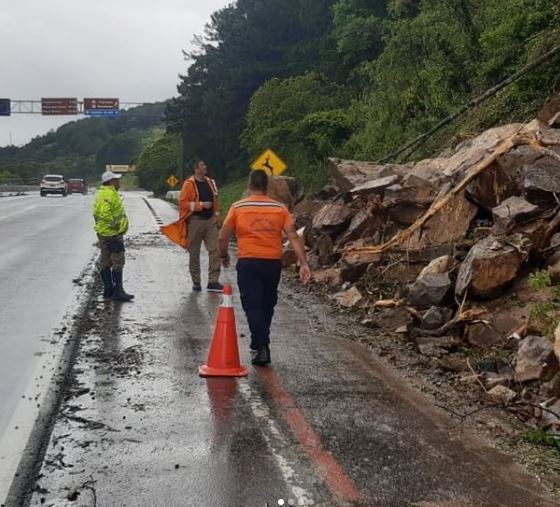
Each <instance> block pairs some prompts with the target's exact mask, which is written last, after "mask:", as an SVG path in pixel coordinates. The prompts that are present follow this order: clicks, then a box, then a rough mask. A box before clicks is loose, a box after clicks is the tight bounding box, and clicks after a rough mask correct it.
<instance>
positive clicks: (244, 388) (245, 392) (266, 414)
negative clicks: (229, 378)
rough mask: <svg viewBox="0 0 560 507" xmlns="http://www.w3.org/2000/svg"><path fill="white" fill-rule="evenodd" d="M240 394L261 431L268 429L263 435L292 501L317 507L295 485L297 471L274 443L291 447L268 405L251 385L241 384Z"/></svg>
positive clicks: (303, 491)
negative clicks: (253, 390) (252, 389)
mask: <svg viewBox="0 0 560 507" xmlns="http://www.w3.org/2000/svg"><path fill="white" fill-rule="evenodd" d="M239 392H240V393H241V395H242V396H243V398H244V399H245V401H246V402H247V404H248V405H249V407H250V409H251V411H252V412H253V415H254V416H255V418H256V419H257V421H259V423H260V425H261V430H263V429H266V431H261V434H262V435H263V437H264V439H265V441H266V444H267V446H268V448H269V450H270V453H271V454H272V456H273V457H274V459H275V461H276V463H277V464H278V468H279V469H280V472H281V473H282V477H283V478H284V481H285V482H286V484H287V485H288V487H289V488H290V493H291V495H292V498H291V499H290V500H292V499H293V500H295V501H296V504H294V505H305V506H307V505H315V502H314V501H313V497H312V495H311V493H309V491H307V490H305V489H303V488H301V487H299V486H297V485H296V484H295V479H296V477H297V474H296V472H295V470H294V469H293V468H292V467H291V465H290V463H289V462H288V460H287V459H286V458H285V457H284V456H282V454H280V451H279V449H278V448H277V446H275V445H274V443H273V439H275V440H277V441H278V442H279V443H280V444H281V446H282V447H288V445H289V444H288V442H287V439H286V437H285V436H284V435H283V434H282V433H281V431H280V430H279V429H278V427H277V426H276V424H274V419H273V417H272V414H271V413H270V410H269V409H268V407H267V406H266V404H265V403H264V402H263V401H262V399H260V397H259V396H256V395H255V394H254V393H253V392H252V391H251V388H250V386H249V384H247V383H246V382H239Z"/></svg>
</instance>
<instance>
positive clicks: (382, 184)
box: [350, 174, 401, 195]
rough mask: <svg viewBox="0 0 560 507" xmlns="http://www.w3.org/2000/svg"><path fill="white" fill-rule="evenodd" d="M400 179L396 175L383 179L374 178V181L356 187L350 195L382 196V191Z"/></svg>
mask: <svg viewBox="0 0 560 507" xmlns="http://www.w3.org/2000/svg"><path fill="white" fill-rule="evenodd" d="M400 179H401V177H400V176H399V175H398V174H392V175H390V176H385V177H383V178H376V179H374V180H368V181H366V182H364V183H360V184H359V185H356V186H355V187H354V188H353V189H352V190H350V194H363V195H368V194H383V191H384V190H385V189H386V188H387V187H390V186H391V185H394V184H396V183H398V182H399V181H400Z"/></svg>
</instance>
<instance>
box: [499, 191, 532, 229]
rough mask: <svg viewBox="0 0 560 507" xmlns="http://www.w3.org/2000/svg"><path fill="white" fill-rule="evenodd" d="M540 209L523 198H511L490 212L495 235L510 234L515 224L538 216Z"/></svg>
mask: <svg viewBox="0 0 560 507" xmlns="http://www.w3.org/2000/svg"><path fill="white" fill-rule="evenodd" d="M539 211H540V208H539V207H538V206H536V205H535V204H531V203H530V202H528V201H526V200H525V199H523V197H518V196H515V195H514V196H512V197H509V198H508V199H506V200H505V201H504V202H502V204H500V205H499V206H496V207H495V208H494V209H493V210H492V216H493V218H494V231H495V232H496V233H497V234H505V233H508V232H510V231H511V230H512V229H513V228H514V227H515V226H516V225H517V224H520V223H522V222H524V221H526V220H528V219H531V218H534V217H535V216H537V215H538V214H539Z"/></svg>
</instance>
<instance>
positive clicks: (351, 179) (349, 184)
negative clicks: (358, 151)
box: [329, 158, 413, 193]
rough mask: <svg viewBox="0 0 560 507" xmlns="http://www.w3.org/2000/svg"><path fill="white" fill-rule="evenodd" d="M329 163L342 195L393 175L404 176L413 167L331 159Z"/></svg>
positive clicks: (409, 165)
mask: <svg viewBox="0 0 560 507" xmlns="http://www.w3.org/2000/svg"><path fill="white" fill-rule="evenodd" d="M329 161H330V164H331V170H332V172H333V174H334V177H335V181H336V185H337V187H338V189H339V190H340V192H342V193H347V192H351V191H352V190H353V189H354V188H356V187H358V186H359V185H363V184H365V183H367V182H369V181H372V180H376V179H378V178H385V177H387V176H394V175H400V176H404V175H405V174H406V173H407V172H408V171H409V170H410V169H411V168H412V166H413V164H403V165H400V164H389V165H382V164H377V163H375V162H363V161H360V160H341V159H337V158H331V159H329Z"/></svg>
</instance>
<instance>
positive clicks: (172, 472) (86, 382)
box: [31, 198, 558, 507]
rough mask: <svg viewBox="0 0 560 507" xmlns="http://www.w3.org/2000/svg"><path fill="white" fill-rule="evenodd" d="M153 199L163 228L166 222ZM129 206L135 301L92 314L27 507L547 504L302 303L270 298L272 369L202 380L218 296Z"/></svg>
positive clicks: (144, 214)
mask: <svg viewBox="0 0 560 507" xmlns="http://www.w3.org/2000/svg"><path fill="white" fill-rule="evenodd" d="M151 202H152V206H153V207H154V208H155V210H156V213H157V214H158V215H159V216H161V217H162V218H163V219H164V221H165V222H167V221H170V220H171V219H174V218H175V217H176V211H175V210H174V209H173V208H172V207H171V206H170V205H168V204H166V203H163V202H161V201H157V200H151ZM127 209H128V212H129V214H130V216H131V219H132V224H133V227H132V228H131V233H130V236H129V239H128V241H127V266H126V277H125V278H126V288H127V290H129V291H130V292H133V293H135V294H136V300H135V302H134V303H131V304H113V303H111V302H104V301H103V300H102V299H101V298H100V297H97V298H96V299H94V300H93V301H92V303H91V306H90V308H89V311H88V313H87V315H86V318H85V321H84V328H83V335H82V342H81V347H80V353H79V357H78V359H77V362H76V365H75V368H74V380H73V382H72V383H71V384H70V385H69V386H67V392H66V395H65V400H64V403H63V406H62V408H61V412H60V415H59V418H58V420H57V423H56V425H55V427H54V430H53V434H52V437H51V440H50V444H49V448H48V450H47V454H46V457H45V461H44V463H43V467H42V470H41V475H40V478H39V480H38V482H37V484H36V486H35V493H34V494H33V497H32V499H31V505H34V506H35V505H36V506H39V505H52V506H55V505H56V506H70V505H76V502H78V504H79V505H103V506H129V505H142V506H144V505H145V506H162V507H163V506H166V507H167V506H193V507H194V506H197V507H222V506H223V507H234V506H238V507H251V506H255V507H264V506H265V505H269V506H272V505H316V506H325V507H326V506H345V505H363V506H375V507H393V506H394V507H406V506H410V507H412V506H416V507H483V506H484V507H485V506H488V507H490V506H492V507H499V506H503V507H506V506H508V507H525V506H534V507H552V506H554V505H558V502H557V501H556V500H553V499H551V498H549V497H547V496H546V495H545V494H544V492H543V491H542V489H541V487H540V486H539V484H538V483H537V481H536V480H535V479H534V478H532V477H531V476H529V475H528V474H527V473H525V472H524V471H523V470H522V469H521V468H520V467H518V466H516V465H514V464H513V463H512V462H511V460H510V459H509V458H507V457H506V456H504V455H502V454H500V453H499V452H497V451H495V450H493V449H491V448H490V447H489V446H488V445H487V444H486V443H484V442H482V441H480V440H478V439H477V438H475V437H472V436H470V435H468V433H467V432H465V431H461V430H460V429H458V428H457V427H456V425H455V424H454V423H453V422H452V421H450V420H449V419H448V418H447V417H446V416H445V415H444V414H442V413H441V412H440V411H438V410H437V409H435V408H434V407H433V405H432V402H431V401H430V400H429V399H428V398H426V397H424V396H423V395H421V394H419V393H418V392H416V391H414V390H412V389H411V388H409V387H408V386H407V385H406V384H405V382H404V381H403V380H401V379H400V378H398V377H397V376H396V375H394V374H393V373H391V372H390V371H389V370H388V369H387V368H386V367H385V366H383V364H381V363H380V362H379V361H378V360H377V359H376V358H375V357H373V356H372V355H371V354H370V353H369V352H367V351H366V350H365V349H364V348H362V347H361V346H360V345H358V344H355V343H350V342H348V341H346V340H344V339H342V338H340V337H339V332H340V331H341V330H340V329H338V332H337V328H336V326H335V325H334V324H333V322H331V319H330V317H329V315H328V311H329V309H328V307H326V306H324V305H323V304H321V303H318V302H317V301H316V300H315V299H314V298H313V297H312V296H309V295H307V294H305V293H299V292H298V293H291V292H290V291H289V290H286V289H283V293H282V298H281V302H280V304H279V306H278V309H277V314H276V317H275V322H274V325H273V344H272V354H273V365H272V366H271V367H269V368H254V367H249V377H248V378H247V379H239V380H237V379H210V380H204V379H200V378H199V377H198V374H197V367H198V366H199V365H200V364H202V363H203V362H204V361H205V359H206V353H207V350H208V346H209V341H210V337H211V335H212V331H213V324H214V319H215V315H216V311H217V307H218V305H219V302H220V296H219V295H216V294H211V293H206V292H204V291H203V292H202V293H193V292H191V291H190V281H189V280H188V277H187V275H186V272H187V269H186V260H187V259H186V255H185V253H184V252H182V251H181V250H180V249H179V248H177V247H175V246H172V245H170V244H168V243H167V242H166V241H165V240H164V239H163V238H162V237H161V236H159V235H158V234H157V226H156V223H155V222H154V218H153V216H152V213H151V212H150V210H149V209H148V207H147V206H146V205H145V204H144V202H143V201H142V199H140V198H130V199H129V200H128V201H127ZM228 276H229V277H230V281H231V280H232V275H231V274H229V275H228ZM224 278H225V277H224ZM203 282H205V279H204V278H203ZM234 299H235V306H236V316H237V322H238V334H239V343H240V351H241V356H242V362H244V363H245V364H248V363H249V355H248V350H247V347H248V336H247V335H248V331H247V326H246V324H245V320H244V317H243V314H242V311H241V309H240V306H239V301H238V297H237V296H235V297H234ZM362 332H367V331H366V330H363V331H362Z"/></svg>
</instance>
